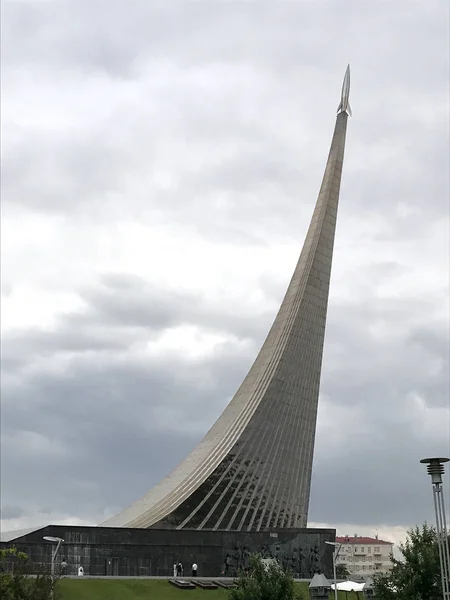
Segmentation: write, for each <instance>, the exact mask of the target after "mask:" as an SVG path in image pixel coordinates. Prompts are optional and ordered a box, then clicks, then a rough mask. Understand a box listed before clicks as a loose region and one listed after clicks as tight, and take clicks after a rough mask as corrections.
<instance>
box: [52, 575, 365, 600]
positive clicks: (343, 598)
mask: <svg viewBox="0 0 450 600" xmlns="http://www.w3.org/2000/svg"><path fill="white" fill-rule="evenodd" d="M298 585H299V586H300V587H301V588H302V589H303V590H304V591H305V592H306V593H305V594H304V596H305V598H308V597H309V594H308V584H307V583H299V584H298ZM59 590H60V592H61V595H62V600H177V598H189V599H190V600H200V599H202V600H204V599H205V598H211V600H225V599H226V598H228V595H229V591H228V590H222V589H218V590H202V589H195V590H177V589H176V588H174V587H173V586H172V585H170V584H169V583H168V582H167V581H164V580H160V579H82V580H80V579H63V580H61V581H60V582H59ZM331 598H332V599H333V600H334V596H332V597H331V596H330V599H331ZM356 598H357V596H356V594H354V593H352V592H351V593H349V594H348V595H346V594H345V592H339V600H356ZM360 598H362V594H360Z"/></svg>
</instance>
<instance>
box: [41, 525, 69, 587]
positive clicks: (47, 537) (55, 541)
mask: <svg viewBox="0 0 450 600" xmlns="http://www.w3.org/2000/svg"><path fill="white" fill-rule="evenodd" d="M43 539H44V540H45V541H46V542H51V543H52V544H56V548H55V550H54V551H53V552H52V565H51V571H50V572H51V576H52V591H51V595H52V598H53V586H54V584H55V559H56V555H57V554H58V550H59V547H60V546H61V544H62V543H63V542H64V540H63V539H62V538H59V537H53V536H52V535H44V537H43Z"/></svg>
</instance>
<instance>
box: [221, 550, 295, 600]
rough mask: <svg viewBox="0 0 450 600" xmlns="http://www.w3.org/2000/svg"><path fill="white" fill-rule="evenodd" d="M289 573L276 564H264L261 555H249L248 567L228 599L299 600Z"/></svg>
mask: <svg viewBox="0 0 450 600" xmlns="http://www.w3.org/2000/svg"><path fill="white" fill-rule="evenodd" d="M301 598H302V595H301V592H300V591H299V590H296V589H295V583H294V579H293V578H292V576H291V574H290V573H288V572H285V571H283V569H282V568H281V567H280V566H279V565H278V564H277V563H275V562H274V563H272V564H269V565H267V564H265V563H264V562H263V561H262V559H261V557H260V556H258V555H253V556H251V557H250V568H249V569H248V571H247V572H246V573H242V574H241V576H240V577H239V579H238V580H237V587H236V589H234V590H232V592H231V594H230V597H229V600H301Z"/></svg>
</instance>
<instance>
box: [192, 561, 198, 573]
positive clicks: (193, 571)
mask: <svg viewBox="0 0 450 600" xmlns="http://www.w3.org/2000/svg"><path fill="white" fill-rule="evenodd" d="M197 570H198V565H197V563H196V562H195V563H194V564H193V565H192V577H197Z"/></svg>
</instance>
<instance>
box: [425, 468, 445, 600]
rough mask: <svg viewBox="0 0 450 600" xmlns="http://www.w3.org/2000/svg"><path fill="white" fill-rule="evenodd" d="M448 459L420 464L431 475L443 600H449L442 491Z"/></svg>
mask: <svg viewBox="0 0 450 600" xmlns="http://www.w3.org/2000/svg"><path fill="white" fill-rule="evenodd" d="M449 460H450V459H449V458H423V459H422V460H421V461H420V462H421V463H424V464H427V465H428V468H427V471H428V475H431V484H432V486H433V499H434V512H435V514H436V532H437V538H438V546H439V561H440V564H441V579H442V594H443V598H444V600H450V549H449V546H448V533H447V522H446V519H445V502H444V494H443V490H442V475H443V474H444V463H446V462H449Z"/></svg>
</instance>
